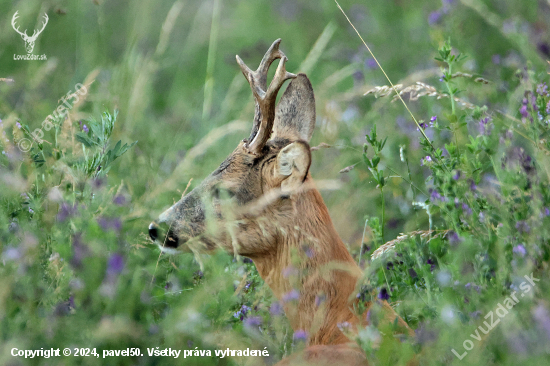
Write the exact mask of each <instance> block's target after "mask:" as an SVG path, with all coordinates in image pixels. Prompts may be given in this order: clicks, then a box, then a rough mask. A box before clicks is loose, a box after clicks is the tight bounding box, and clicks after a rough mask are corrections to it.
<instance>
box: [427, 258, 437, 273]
mask: <svg viewBox="0 0 550 366" xmlns="http://www.w3.org/2000/svg"><path fill="white" fill-rule="evenodd" d="M426 263H428V264H429V265H430V272H433V270H434V269H435V262H434V261H433V260H432V259H431V258H428V260H427V261H426Z"/></svg>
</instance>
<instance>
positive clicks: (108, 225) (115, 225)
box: [97, 216, 122, 232]
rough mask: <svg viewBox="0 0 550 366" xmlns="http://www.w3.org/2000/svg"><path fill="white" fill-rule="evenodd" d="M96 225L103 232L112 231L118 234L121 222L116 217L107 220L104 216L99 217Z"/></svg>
mask: <svg viewBox="0 0 550 366" xmlns="http://www.w3.org/2000/svg"><path fill="white" fill-rule="evenodd" d="M97 223H98V224H99V226H100V227H101V228H102V229H103V231H108V230H109V229H113V230H114V231H116V232H119V231H120V229H121V228H122V221H120V219H119V218H118V217H113V218H109V217H106V216H102V217H99V218H98V219H97Z"/></svg>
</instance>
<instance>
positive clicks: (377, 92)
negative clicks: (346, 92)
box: [363, 74, 486, 109]
mask: <svg viewBox="0 0 550 366" xmlns="http://www.w3.org/2000/svg"><path fill="white" fill-rule="evenodd" d="M464 75H468V74H464ZM453 77H454V75H453ZM483 80H484V81H486V80H485V79H483ZM394 87H395V90H396V91H398V92H399V96H401V97H403V96H404V95H405V94H409V100H411V101H415V100H418V98H420V97H424V96H427V97H436V98H437V99H442V98H448V97H449V95H448V94H443V93H440V92H438V91H437V89H436V88H435V87H433V86H431V85H428V84H425V83H423V82H421V81H417V82H416V83H415V84H413V85H409V86H407V87H403V84H397V85H395V86H394ZM393 92H394V88H392V87H391V86H388V85H383V86H375V87H374V88H372V89H369V90H367V91H366V92H365V94H363V95H369V94H374V96H375V97H376V98H378V97H386V96H389V95H391V94H392V93H393ZM399 96H398V95H397V94H396V95H394V97H393V98H392V100H391V101H392V103H393V102H395V101H396V100H399ZM454 100H455V101H456V102H457V103H460V104H461V105H462V106H464V107H466V108H468V109H474V108H475V106H474V105H473V104H472V103H469V102H467V101H465V100H462V99H460V98H457V97H454Z"/></svg>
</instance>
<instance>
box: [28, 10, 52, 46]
mask: <svg viewBox="0 0 550 366" xmlns="http://www.w3.org/2000/svg"><path fill="white" fill-rule="evenodd" d="M44 19H45V22H44V24H43V25H42V29H40V30H39V31H37V30H36V29H35V30H34V33H33V34H32V36H30V37H29V38H30V39H31V40H35V39H36V37H38V35H39V34H40V33H42V31H43V30H44V28H46V24H48V20H49V18H48V14H44Z"/></svg>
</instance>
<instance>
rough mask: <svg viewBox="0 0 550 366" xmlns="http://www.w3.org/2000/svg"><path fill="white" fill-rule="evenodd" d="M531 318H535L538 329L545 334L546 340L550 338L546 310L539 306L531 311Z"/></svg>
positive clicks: (548, 315) (549, 320)
mask: <svg viewBox="0 0 550 366" xmlns="http://www.w3.org/2000/svg"><path fill="white" fill-rule="evenodd" d="M533 318H535V321H536V323H537V325H538V326H539V328H540V329H541V330H543V331H544V332H545V333H546V336H547V337H548V338H550V314H549V313H548V309H546V307H545V306H544V305H542V304H540V305H539V306H537V307H536V308H535V309H534V310H533Z"/></svg>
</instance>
